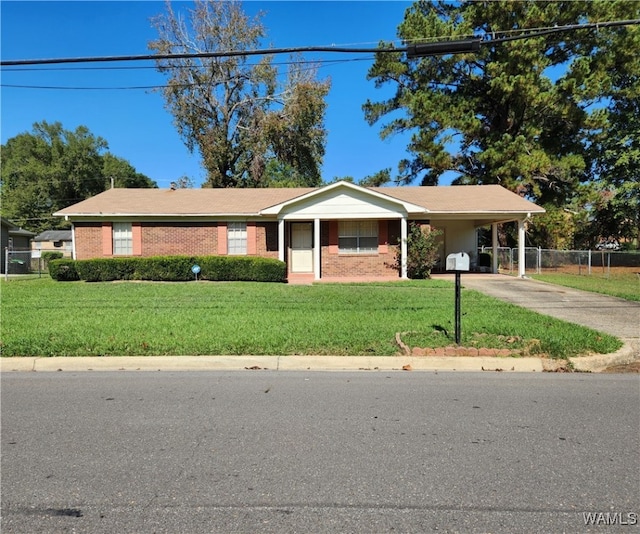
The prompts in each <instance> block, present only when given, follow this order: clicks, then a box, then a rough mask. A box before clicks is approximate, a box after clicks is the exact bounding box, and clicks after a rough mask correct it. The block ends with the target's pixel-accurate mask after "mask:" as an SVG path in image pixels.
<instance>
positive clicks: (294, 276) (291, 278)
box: [287, 273, 315, 284]
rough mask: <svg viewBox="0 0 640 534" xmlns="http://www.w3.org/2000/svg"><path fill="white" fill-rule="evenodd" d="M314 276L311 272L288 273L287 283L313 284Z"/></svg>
mask: <svg viewBox="0 0 640 534" xmlns="http://www.w3.org/2000/svg"><path fill="white" fill-rule="evenodd" d="M314 280H315V276H314V274H313V273H289V274H288V275H287V283H289V284H313V282H314Z"/></svg>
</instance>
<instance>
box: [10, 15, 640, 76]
mask: <svg viewBox="0 0 640 534" xmlns="http://www.w3.org/2000/svg"><path fill="white" fill-rule="evenodd" d="M637 24H640V19H630V20H614V21H605V22H593V23H587V24H571V25H567V26H558V27H553V28H548V29H544V30H542V31H540V30H538V29H536V28H532V29H531V30H527V29H522V30H519V31H522V32H525V33H522V34H520V35H513V36H507V37H498V38H495V39H494V38H491V36H490V35H489V34H487V35H486V36H485V37H484V38H473V39H469V41H472V42H478V41H479V44H480V45H481V46H484V45H487V44H489V45H492V46H493V45H495V44H497V43H502V42H507V41H515V40H520V39H530V38H533V37H539V36H544V35H549V34H552V33H560V32H566V31H575V30H585V29H600V28H612V27H620V26H630V25H637ZM526 32H528V33H526ZM450 43H451V41H437V42H430V43H424V44H422V45H421V47H422V49H423V50H425V52H423V53H424V54H425V55H439V54H449V53H451V52H450V51H448V50H447V45H448V44H450ZM429 45H432V46H433V51H429V49H428V46H429ZM414 46H415V45H414ZM410 49H411V47H407V46H403V47H398V48H396V47H388V48H382V47H377V48H351V47H340V46H301V47H288V48H266V49H257V50H227V51H222V52H201V53H184V54H143V55H129V56H93V57H75V58H55V59H17V60H0V67H14V66H23V65H24V66H26V65H60V64H68V63H104V62H114V61H149V60H151V61H158V60H171V59H199V58H219V57H248V56H258V55H277V54H294V53H306V52H323V53H349V54H385V53H393V54H397V53H402V52H408V51H409V50H410Z"/></svg>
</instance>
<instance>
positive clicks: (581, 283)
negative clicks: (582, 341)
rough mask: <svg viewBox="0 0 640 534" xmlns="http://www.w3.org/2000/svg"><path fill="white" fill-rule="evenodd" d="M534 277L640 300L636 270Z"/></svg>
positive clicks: (639, 285)
mask: <svg viewBox="0 0 640 534" xmlns="http://www.w3.org/2000/svg"><path fill="white" fill-rule="evenodd" d="M532 278H535V279H536V280H542V281H543V282H550V283H552V284H557V285H560V286H566V287H572V288H574V289H582V290H584V291H593V292H594V293H602V294H604V295H610V296H612V297H620V298H623V299H626V300H634V301H640V276H639V275H638V274H636V273H635V272H631V271H627V272H622V271H621V272H614V271H613V270H612V272H611V275H610V276H609V277H607V276H605V275H603V274H591V275H579V274H561V273H553V274H534V275H532Z"/></svg>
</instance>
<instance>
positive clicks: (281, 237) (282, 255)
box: [278, 219, 286, 261]
mask: <svg viewBox="0 0 640 534" xmlns="http://www.w3.org/2000/svg"><path fill="white" fill-rule="evenodd" d="M285 252H286V250H285V249H284V219H280V220H279V221H278V259H279V260H280V261H284V258H285Z"/></svg>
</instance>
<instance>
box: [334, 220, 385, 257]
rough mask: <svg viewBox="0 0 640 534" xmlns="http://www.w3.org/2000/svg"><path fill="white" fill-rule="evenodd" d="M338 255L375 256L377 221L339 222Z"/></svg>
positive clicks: (376, 248) (376, 249) (376, 250)
mask: <svg viewBox="0 0 640 534" xmlns="http://www.w3.org/2000/svg"><path fill="white" fill-rule="evenodd" d="M338 250H339V252H340V254H376V253H377V252H378V221H341V222H340V223H339V224H338Z"/></svg>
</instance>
